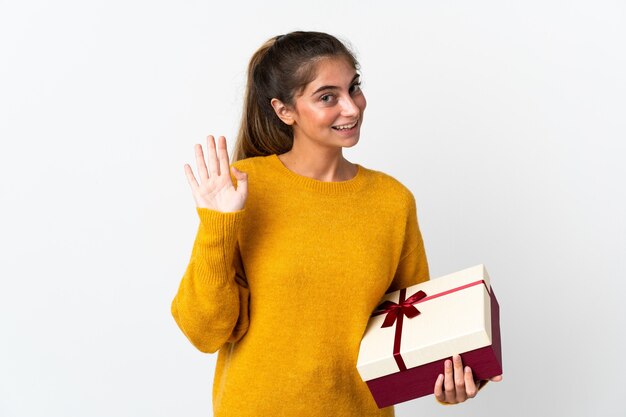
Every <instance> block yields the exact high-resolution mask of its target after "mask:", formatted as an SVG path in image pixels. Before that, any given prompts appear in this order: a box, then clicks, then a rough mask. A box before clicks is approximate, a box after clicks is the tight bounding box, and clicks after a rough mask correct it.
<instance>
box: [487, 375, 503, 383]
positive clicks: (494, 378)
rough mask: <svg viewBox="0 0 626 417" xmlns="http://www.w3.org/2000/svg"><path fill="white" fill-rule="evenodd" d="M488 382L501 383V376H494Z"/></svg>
mask: <svg viewBox="0 0 626 417" xmlns="http://www.w3.org/2000/svg"><path fill="white" fill-rule="evenodd" d="M489 380H490V381H493V382H500V381H502V375H496V376H494V377H492V378H489Z"/></svg>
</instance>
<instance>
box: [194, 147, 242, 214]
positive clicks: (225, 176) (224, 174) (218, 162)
mask: <svg viewBox="0 0 626 417" xmlns="http://www.w3.org/2000/svg"><path fill="white" fill-rule="evenodd" d="M194 149H195V152H196V164H197V165H198V178H199V179H200V183H199V184H198V181H196V177H195V176H194V175H193V171H192V170H191V166H190V165H189V164H185V174H186V176H187V182H188V183H189V186H190V187H191V192H192V194H193V198H194V200H195V201H196V206H197V207H199V208H208V209H212V210H217V211H221V212H224V213H227V212H232V211H237V210H241V209H243V207H244V204H245V202H246V197H247V196H248V175H247V174H246V173H245V172H241V171H239V170H238V169H237V168H235V167H230V163H229V161H228V150H227V149H226V138H225V137H224V136H220V137H219V139H218V144H217V151H216V149H215V138H214V137H213V136H211V135H209V136H208V137H207V152H208V154H209V156H208V162H209V168H208V170H207V166H206V164H205V160H204V153H203V152H202V145H200V144H196V145H195V147H194ZM230 168H232V173H233V175H234V176H235V178H236V179H237V188H236V189H235V186H234V184H233V181H232V179H231V177H230V172H231V170H230Z"/></svg>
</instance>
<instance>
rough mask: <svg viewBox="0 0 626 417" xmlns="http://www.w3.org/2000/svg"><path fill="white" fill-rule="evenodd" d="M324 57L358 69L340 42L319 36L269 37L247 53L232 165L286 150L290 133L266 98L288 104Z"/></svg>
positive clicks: (290, 129)
mask: <svg viewBox="0 0 626 417" xmlns="http://www.w3.org/2000/svg"><path fill="white" fill-rule="evenodd" d="M328 57H343V58H345V59H347V61H348V62H349V63H350V64H351V65H353V66H354V68H355V69H358V68H359V64H358V62H357V60H356V57H355V56H354V54H353V53H352V52H351V51H350V50H349V49H348V48H347V47H346V46H345V45H344V44H343V43H342V42H341V41H339V40H338V39H337V38H335V37H334V36H332V35H329V34H326V33H321V32H302V31H297V32H290V33H287V34H286V35H280V36H275V37H273V38H271V39H269V40H268V41H267V42H265V43H264V44H263V45H262V46H261V47H260V48H259V49H258V50H257V51H256V52H255V53H254V55H252V58H251V59H250V63H249V64H248V79H247V85H246V92H245V96H244V104H243V114H242V116H241V125H240V127H239V134H238V136H237V142H236V143H235V148H234V151H233V157H232V159H233V161H232V162H235V161H238V160H240V159H245V158H250V157H253V156H265V155H271V154H281V153H285V152H287V151H289V150H290V149H291V147H292V145H293V129H292V127H291V126H289V125H287V124H285V123H283V122H282V121H281V120H280V119H279V118H278V116H277V115H276V113H275V112H274V109H273V107H272V105H271V100H272V99H273V98H277V99H279V100H280V101H282V102H283V103H285V105H287V106H293V104H294V97H295V95H296V94H298V93H299V92H301V91H302V90H303V89H304V88H305V87H306V85H307V84H308V83H310V82H311V81H313V79H315V76H316V74H315V69H316V66H315V64H316V63H317V61H318V60H319V59H321V58H328Z"/></svg>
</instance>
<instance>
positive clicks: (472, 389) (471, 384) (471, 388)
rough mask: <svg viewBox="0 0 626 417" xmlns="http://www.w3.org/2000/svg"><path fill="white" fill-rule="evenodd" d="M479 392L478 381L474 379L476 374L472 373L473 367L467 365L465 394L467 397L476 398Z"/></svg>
mask: <svg viewBox="0 0 626 417" xmlns="http://www.w3.org/2000/svg"><path fill="white" fill-rule="evenodd" d="M477 392H478V387H477V386H476V382H475V381H474V374H473V373H472V368H470V367H469V366H466V367H465V394H466V395H467V398H474V397H475V396H476V393H477Z"/></svg>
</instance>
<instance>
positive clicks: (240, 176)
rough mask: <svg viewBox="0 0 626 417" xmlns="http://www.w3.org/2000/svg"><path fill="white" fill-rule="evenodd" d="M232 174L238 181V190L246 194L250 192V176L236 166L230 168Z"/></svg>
mask: <svg viewBox="0 0 626 417" xmlns="http://www.w3.org/2000/svg"><path fill="white" fill-rule="evenodd" d="M230 170H231V172H232V173H233V175H234V176H235V179H236V180H237V190H240V189H241V190H240V191H241V192H243V193H244V194H245V193H246V192H247V191H248V174H247V173H246V172H242V171H239V170H238V169H237V168H235V167H234V166H231V167H230Z"/></svg>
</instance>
